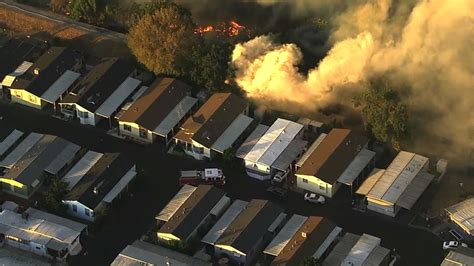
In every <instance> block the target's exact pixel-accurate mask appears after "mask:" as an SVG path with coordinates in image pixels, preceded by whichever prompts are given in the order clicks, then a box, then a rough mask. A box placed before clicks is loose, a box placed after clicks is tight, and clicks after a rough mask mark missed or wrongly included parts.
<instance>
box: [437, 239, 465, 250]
mask: <svg viewBox="0 0 474 266" xmlns="http://www.w3.org/2000/svg"><path fill="white" fill-rule="evenodd" d="M459 246H461V247H465V248H467V244H465V243H461V242H459V241H445V242H443V249H444V250H448V249H456V248H457V247H459Z"/></svg>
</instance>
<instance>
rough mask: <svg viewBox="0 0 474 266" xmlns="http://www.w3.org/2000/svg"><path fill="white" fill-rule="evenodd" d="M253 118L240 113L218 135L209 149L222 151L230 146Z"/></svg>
mask: <svg viewBox="0 0 474 266" xmlns="http://www.w3.org/2000/svg"><path fill="white" fill-rule="evenodd" d="M252 121H253V119H252V118H250V117H248V116H246V115H244V114H240V115H239V116H238V117H237V118H236V119H235V120H234V121H233V122H232V123H231V124H230V125H229V127H227V129H226V130H225V131H224V132H223V133H222V135H220V136H219V138H218V139H217V140H216V142H214V144H213V145H212V147H211V149H213V150H215V151H217V152H220V153H224V151H225V150H226V149H228V148H230V147H231V146H232V144H233V143H234V142H235V141H236V140H237V138H239V136H240V135H241V134H242V133H243V132H244V131H245V129H247V127H248V126H249V125H250V123H252Z"/></svg>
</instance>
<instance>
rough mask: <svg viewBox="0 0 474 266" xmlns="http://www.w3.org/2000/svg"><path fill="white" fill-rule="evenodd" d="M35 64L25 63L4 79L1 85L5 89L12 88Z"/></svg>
mask: <svg viewBox="0 0 474 266" xmlns="http://www.w3.org/2000/svg"><path fill="white" fill-rule="evenodd" d="M32 65H33V63H31V62H28V61H23V62H22V63H21V64H20V65H19V66H18V67H17V68H16V69H15V70H14V71H13V72H12V73H10V74H8V75H6V76H5V77H4V78H3V81H2V83H1V84H0V85H2V86H5V87H11V86H12V84H13V82H14V81H15V79H16V78H17V77H19V76H21V75H23V74H24V73H25V72H26V71H27V70H28V69H29V68H30V67H31V66H32Z"/></svg>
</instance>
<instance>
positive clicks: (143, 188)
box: [0, 103, 444, 265]
mask: <svg viewBox="0 0 474 266" xmlns="http://www.w3.org/2000/svg"><path fill="white" fill-rule="evenodd" d="M0 116H3V119H5V120H6V121H7V122H8V123H11V124H13V125H15V126H16V127H17V128H19V129H22V130H28V131H36V132H42V133H49V134H55V135H58V136H61V137H64V138H66V139H68V140H71V141H73V142H75V143H78V144H80V145H83V146H86V147H88V148H90V149H94V150H98V151H102V152H104V151H109V152H117V151H120V152H123V153H124V154H125V155H127V156H128V157H129V158H130V159H133V160H135V161H136V162H137V164H138V165H139V166H140V167H142V168H143V169H144V170H145V175H144V178H142V179H140V180H139V181H138V182H137V184H136V187H135V188H134V189H133V190H132V191H133V192H132V193H133V196H129V198H127V199H124V200H123V201H121V202H120V204H119V205H118V206H115V208H114V211H113V212H112V213H111V215H110V216H109V217H107V218H106V220H105V222H104V225H103V227H102V228H101V229H100V230H99V232H98V233H97V235H95V236H93V241H88V242H87V243H85V248H86V249H87V251H88V254H87V255H86V256H82V257H78V258H76V259H75V260H73V261H72V263H73V264H76V265H106V264H108V263H110V262H111V261H112V260H113V258H114V257H115V256H116V255H117V254H118V253H119V252H120V251H121V250H122V249H123V248H124V247H125V246H126V245H127V244H129V243H132V242H133V241H134V240H136V239H138V238H139V237H140V236H141V235H142V234H144V233H145V232H146V231H147V230H148V229H149V228H151V227H152V226H153V224H154V219H153V217H154V215H155V214H156V213H157V212H158V211H159V210H160V209H161V208H163V206H164V205H165V204H166V203H167V202H168V200H169V199H170V198H171V197H172V196H173V195H174V194H175V193H176V191H177V190H178V189H179V186H178V183H177V178H178V170H179V169H182V168H193V167H198V166H200V165H202V164H203V163H202V162H197V161H194V160H191V159H188V158H181V157H175V156H171V155H165V154H163V152H161V149H160V148H159V147H151V148H144V147H141V146H138V145H135V144H131V143H127V142H125V141H122V140H119V139H116V138H113V137H110V136H107V135H105V134H104V133H103V132H102V131H101V130H99V129H97V128H87V127H82V126H79V125H75V124H71V123H68V122H65V121H62V120H58V119H55V118H52V117H49V116H47V115H45V114H43V113H41V112H38V111H30V110H26V109H25V108H23V107H18V106H14V105H5V104H4V103H0ZM227 176H228V183H227V184H226V186H225V187H224V189H225V190H226V191H227V192H228V194H229V195H230V196H231V197H233V198H239V199H244V200H250V199H252V198H263V199H267V198H269V195H268V194H267V193H266V192H265V188H266V187H265V184H263V183H261V182H258V181H256V180H255V181H254V180H251V179H250V178H248V177H246V176H245V175H244V174H239V173H236V172H234V171H233V172H229V173H228V174H227ZM276 202H277V203H279V204H280V205H281V206H282V207H284V208H285V209H286V210H287V211H288V212H289V213H298V214H302V215H321V216H325V217H328V218H330V219H331V220H333V221H334V222H335V223H337V224H338V225H339V226H341V227H343V228H344V229H345V230H347V231H349V232H353V233H357V234H362V233H368V234H372V235H375V236H378V237H381V238H382V245H383V246H385V247H387V248H395V249H396V250H397V252H398V253H399V254H400V255H401V256H402V258H403V261H402V262H403V263H402V264H403V265H439V263H440V261H441V260H442V258H443V257H444V253H443V251H442V249H441V240H440V239H438V238H437V237H436V236H434V235H432V234H431V233H428V232H426V231H423V230H418V229H413V228H409V227H407V226H406V220H405V219H404V218H403V217H401V219H400V218H399V219H397V220H395V221H394V220H392V219H389V218H386V217H380V216H377V215H369V214H366V213H360V212H356V211H353V210H351V209H350V208H349V207H347V205H345V204H342V203H340V201H335V202H330V203H328V204H327V205H324V206H315V205H310V204H307V203H305V202H304V201H303V200H302V199H301V195H298V194H293V193H290V195H289V197H288V199H287V200H285V201H284V202H279V201H276Z"/></svg>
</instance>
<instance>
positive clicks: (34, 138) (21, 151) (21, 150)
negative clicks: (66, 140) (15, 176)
mask: <svg viewBox="0 0 474 266" xmlns="http://www.w3.org/2000/svg"><path fill="white" fill-rule="evenodd" d="M41 138H43V135H42V134H38V133H31V134H29V135H28V136H27V137H26V138H25V139H24V140H22V141H21V142H20V144H18V146H16V148H15V149H14V150H13V151H12V152H10V153H9V154H8V155H7V157H5V158H4V159H3V161H2V162H0V166H3V167H6V168H12V167H13V165H15V163H16V162H18V160H20V159H21V157H23V156H24V155H25V154H26V153H27V152H28V151H29V150H30V149H31V148H32V147H33V146H35V144H36V143H37V142H38V141H39V140H40V139H41Z"/></svg>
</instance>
